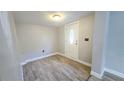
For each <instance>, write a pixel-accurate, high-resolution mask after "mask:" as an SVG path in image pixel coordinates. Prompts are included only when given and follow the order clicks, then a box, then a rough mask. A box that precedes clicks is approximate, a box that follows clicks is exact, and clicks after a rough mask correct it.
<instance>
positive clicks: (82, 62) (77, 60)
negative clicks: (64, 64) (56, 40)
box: [57, 52, 91, 67]
mask: <svg viewBox="0 0 124 93" xmlns="http://www.w3.org/2000/svg"><path fill="white" fill-rule="evenodd" d="M57 54H58V55H61V56H64V57H67V58H69V59H72V60H74V61H76V62H79V63H81V64H84V65H86V66H88V67H91V64H90V63H88V62H84V61H81V60H79V59H74V58H71V57H68V56H66V55H65V54H62V53H59V52H57Z"/></svg>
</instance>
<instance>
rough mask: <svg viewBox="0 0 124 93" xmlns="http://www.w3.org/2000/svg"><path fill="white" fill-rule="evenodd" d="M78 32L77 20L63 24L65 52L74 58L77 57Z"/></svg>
mask: <svg viewBox="0 0 124 93" xmlns="http://www.w3.org/2000/svg"><path fill="white" fill-rule="evenodd" d="M78 33H79V22H78V21H76V22H73V23H70V24H67V25H66V26H65V54H66V56H68V57H71V58H74V59H78Z"/></svg>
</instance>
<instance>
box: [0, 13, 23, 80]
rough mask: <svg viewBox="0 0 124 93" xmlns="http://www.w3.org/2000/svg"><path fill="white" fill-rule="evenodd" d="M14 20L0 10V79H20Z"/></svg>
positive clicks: (9, 14)
mask: <svg viewBox="0 0 124 93" xmlns="http://www.w3.org/2000/svg"><path fill="white" fill-rule="evenodd" d="M20 72H21V71H20V65H19V59H18V47H17V38H16V30H15V24H14V20H13V18H12V15H11V13H10V12H0V80H21V73H20Z"/></svg>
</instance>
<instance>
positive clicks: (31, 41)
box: [16, 24, 58, 61]
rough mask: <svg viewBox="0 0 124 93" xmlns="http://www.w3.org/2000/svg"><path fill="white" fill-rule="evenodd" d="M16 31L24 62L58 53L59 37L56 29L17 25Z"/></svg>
mask: <svg viewBox="0 0 124 93" xmlns="http://www.w3.org/2000/svg"><path fill="white" fill-rule="evenodd" d="M16 29H17V36H18V40H19V43H20V46H21V51H20V52H21V55H22V61H24V60H26V59H32V58H36V57H39V56H43V55H47V54H50V53H55V52H57V50H58V41H57V40H58V39H57V36H58V35H57V31H56V29H55V28H51V27H45V26H40V25H30V24H17V25H16ZM43 49H44V50H45V52H44V53H43V52H42V50H43Z"/></svg>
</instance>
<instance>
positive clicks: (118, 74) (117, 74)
mask: <svg viewBox="0 0 124 93" xmlns="http://www.w3.org/2000/svg"><path fill="white" fill-rule="evenodd" d="M104 71H106V72H108V73H111V74H113V75H116V76H119V77H121V78H124V74H123V73H120V72H118V71H115V70H113V69H109V68H105V69H104Z"/></svg>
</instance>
